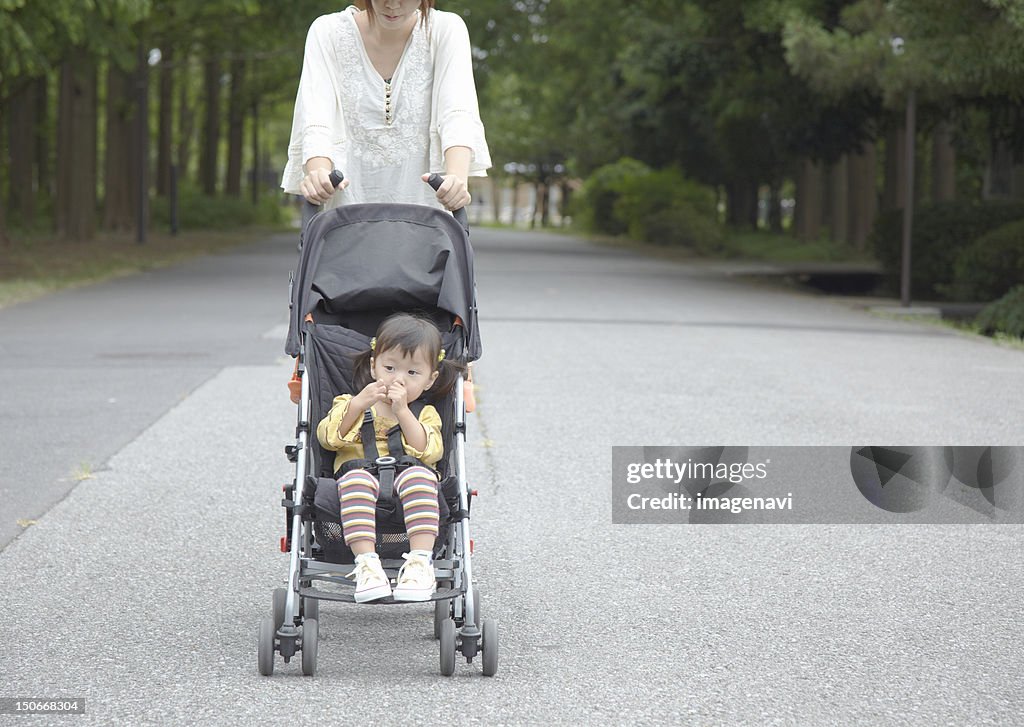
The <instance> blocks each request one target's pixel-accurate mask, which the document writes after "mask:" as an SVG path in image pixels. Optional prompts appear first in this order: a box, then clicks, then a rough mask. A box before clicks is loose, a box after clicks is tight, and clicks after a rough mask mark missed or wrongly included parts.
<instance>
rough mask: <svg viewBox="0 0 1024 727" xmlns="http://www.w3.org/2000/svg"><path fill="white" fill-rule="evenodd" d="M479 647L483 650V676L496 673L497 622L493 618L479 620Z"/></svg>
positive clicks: (490, 675)
mask: <svg viewBox="0 0 1024 727" xmlns="http://www.w3.org/2000/svg"><path fill="white" fill-rule="evenodd" d="M481 624H482V626H481V628H480V631H481V635H480V636H481V640H482V643H481V644H480V649H481V650H482V651H483V671H484V676H485V677H492V676H494V675H495V674H497V673H498V622H497V621H495V620H494V619H493V618H485V619H484V620H483V621H482V622H481Z"/></svg>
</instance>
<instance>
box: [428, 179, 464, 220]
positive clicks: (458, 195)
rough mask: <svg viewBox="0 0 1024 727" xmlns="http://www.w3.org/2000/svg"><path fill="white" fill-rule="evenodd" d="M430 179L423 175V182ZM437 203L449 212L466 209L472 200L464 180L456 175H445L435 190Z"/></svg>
mask: <svg viewBox="0 0 1024 727" xmlns="http://www.w3.org/2000/svg"><path fill="white" fill-rule="evenodd" d="M429 178H430V175H429V174H424V175H423V181H424V182H426V181H427V180H428V179H429ZM437 201H438V202H440V203H441V204H443V205H444V208H445V209H446V210H448V211H449V212H454V211H455V210H459V209H462V208H463V207H468V206H469V203H470V202H472V201H473V198H472V197H471V196H470V194H469V187H468V186H467V185H466V180H465V179H463V178H462V177H460V176H458V175H457V174H445V175H444V181H443V182H442V183H441V186H440V187H438V188H437Z"/></svg>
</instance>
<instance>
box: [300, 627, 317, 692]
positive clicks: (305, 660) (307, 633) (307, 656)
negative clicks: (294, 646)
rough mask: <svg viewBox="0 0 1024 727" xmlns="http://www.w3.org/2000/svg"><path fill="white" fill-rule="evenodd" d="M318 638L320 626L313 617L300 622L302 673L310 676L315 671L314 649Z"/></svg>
mask: <svg viewBox="0 0 1024 727" xmlns="http://www.w3.org/2000/svg"><path fill="white" fill-rule="evenodd" d="M319 640H320V627H319V624H317V622H316V619H315V618H307V619H306V620H305V622H303V624H302V674H303V676H307V677H311V676H313V674H315V673H316V649H317V642H319Z"/></svg>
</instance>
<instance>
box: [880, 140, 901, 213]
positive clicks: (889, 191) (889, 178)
mask: <svg viewBox="0 0 1024 727" xmlns="http://www.w3.org/2000/svg"><path fill="white" fill-rule="evenodd" d="M906 139H907V130H906V127H905V126H904V124H903V123H902V122H901V123H900V124H899V126H898V127H896V128H893V129H890V130H889V132H888V134H886V137H885V185H884V187H883V189H882V209H884V210H901V209H903V208H904V207H905V206H906V198H907V160H906V156H907V151H906V149H907V141H906Z"/></svg>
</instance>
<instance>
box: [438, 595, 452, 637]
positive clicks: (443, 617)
mask: <svg viewBox="0 0 1024 727" xmlns="http://www.w3.org/2000/svg"><path fill="white" fill-rule="evenodd" d="M451 615H452V599H450V598H443V599H441V600H440V601H434V638H435V639H440V638H441V627H442V626H444V622H445V621H447V620H448V619H449V618H451Z"/></svg>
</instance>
